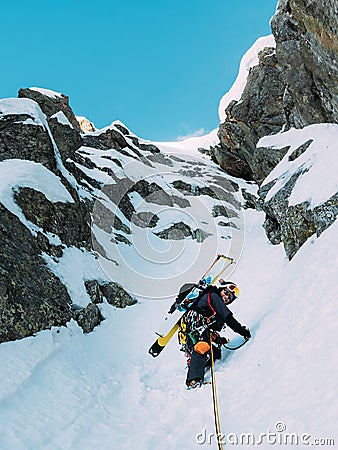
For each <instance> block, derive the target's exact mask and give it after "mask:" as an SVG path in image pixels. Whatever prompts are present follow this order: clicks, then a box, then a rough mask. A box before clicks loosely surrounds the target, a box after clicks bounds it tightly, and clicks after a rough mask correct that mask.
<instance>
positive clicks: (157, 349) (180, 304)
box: [148, 254, 235, 358]
mask: <svg viewBox="0 0 338 450" xmlns="http://www.w3.org/2000/svg"><path fill="white" fill-rule="evenodd" d="M221 258H222V259H224V260H226V261H227V264H226V265H225V267H223V268H222V270H221V271H220V272H219V273H218V274H217V275H216V276H215V277H214V278H213V279H211V277H209V279H207V275H208V273H209V272H210V271H211V270H212V268H213V267H214V265H215V264H216V263H217V262H218V261H219V260H220V259H221ZM234 262H235V261H234V260H233V259H232V258H230V257H228V256H224V255H221V254H218V255H217V257H216V258H215V260H214V262H213V263H212V264H211V266H210V267H209V268H208V270H207V271H206V272H205V274H204V275H203V276H202V278H201V280H200V281H199V282H198V283H197V284H194V283H189V284H185V285H183V286H182V287H181V289H180V292H179V294H178V295H177V297H176V299H175V302H174V303H173V304H172V305H171V307H170V309H169V311H168V313H169V314H172V313H173V312H174V311H176V310H179V311H181V312H183V314H182V315H181V316H180V318H179V319H178V321H177V322H176V323H175V324H174V325H173V326H172V328H171V329H170V330H169V331H168V333H167V334H165V335H159V337H158V338H157V339H156V341H155V342H154V343H153V345H152V346H151V347H150V349H149V350H148V352H149V353H150V355H151V356H153V357H154V358H155V357H156V356H158V355H159V354H160V353H161V351H162V350H163V349H164V347H165V346H166V345H167V344H168V342H169V341H170V339H171V338H172V337H173V336H174V335H175V333H176V332H177V331H178V330H179V328H180V323H181V319H182V318H183V317H184V316H185V315H186V314H187V313H188V311H190V310H191V308H192V307H193V306H194V304H196V303H197V301H198V300H199V299H200V297H201V296H202V295H203V294H204V293H205V292H207V291H208V290H209V289H210V287H211V286H212V285H213V284H214V283H216V281H217V280H218V278H219V277H220V276H221V275H222V273H223V272H225V270H226V269H227V268H228V267H229V266H230V265H231V264H234Z"/></svg>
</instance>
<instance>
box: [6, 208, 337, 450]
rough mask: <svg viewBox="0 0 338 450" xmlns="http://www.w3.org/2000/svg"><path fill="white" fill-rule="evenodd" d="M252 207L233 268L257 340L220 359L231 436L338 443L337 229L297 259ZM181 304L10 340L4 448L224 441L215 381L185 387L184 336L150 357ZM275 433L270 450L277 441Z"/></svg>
mask: <svg viewBox="0 0 338 450" xmlns="http://www.w3.org/2000/svg"><path fill="white" fill-rule="evenodd" d="M244 214H245V237H246V239H245V244H244V247H243V254H242V257H241V259H240V261H239V263H238V264H237V266H236V269H235V271H234V273H232V275H231V277H232V279H234V280H235V281H236V282H238V284H239V285H240V288H241V295H240V298H239V300H238V301H237V303H235V304H234V305H233V308H232V309H233V312H234V314H235V317H237V318H238V319H239V320H240V321H241V322H242V323H243V324H245V325H247V326H249V327H250V328H251V330H252V334H253V338H252V340H251V341H250V342H249V343H248V344H247V345H246V346H244V347H243V348H241V349H240V350H238V351H237V352H233V353H230V352H225V353H224V355H223V359H222V360H221V361H220V362H218V363H217V365H216V371H217V375H216V376H217V383H218V395H219V407H220V414H221V425H222V432H223V433H224V435H225V437H224V442H227V445H234V443H235V442H236V439H240V434H241V433H251V434H252V435H250V436H251V437H250V439H256V441H255V442H256V443H257V442H259V435H260V434H261V433H267V432H268V431H270V432H271V433H273V432H275V433H276V436H277V437H278V439H280V440H281V439H284V438H285V439H286V436H287V433H288V432H289V433H295V434H296V436H297V438H298V439H299V440H300V439H303V442H305V443H303V444H299V445H298V446H297V448H306V447H308V445H306V442H307V443H313V442H315V441H314V440H315V439H316V438H325V439H328V438H334V439H336V442H337V434H336V433H337V432H336V419H337V406H336V394H337V373H338V371H337V369H338V367H337V366H338V362H337V357H336V356H337V350H336V343H335V338H334V336H335V331H336V323H337V318H338V317H337V316H338V312H337V307H336V292H337V289H338V281H337V277H336V276H335V269H336V267H337V263H338V261H337V259H338V256H337V252H336V249H335V245H333V243H335V242H336V241H337V238H338V224H337V222H336V223H334V224H333V225H332V226H331V227H330V228H329V229H327V230H326V231H324V232H323V234H322V235H321V236H320V237H319V238H315V237H314V238H313V239H310V240H308V241H307V242H306V243H305V245H304V246H303V247H302V248H301V249H300V251H299V252H298V253H297V255H296V256H295V257H294V258H293V260H292V261H291V262H289V261H287V259H286V257H285V256H284V252H283V249H282V247H281V246H277V247H274V246H271V245H270V244H269V243H268V241H267V239H266V237H265V235H264V232H263V229H262V227H261V224H262V222H263V219H264V217H263V215H262V213H257V212H254V211H251V210H247V211H245V212H244ZM171 301H172V299H167V300H162V301H161V300H152V299H142V300H141V301H140V302H139V303H138V304H137V305H136V306H134V307H131V308H127V309H126V310H118V309H114V308H112V307H111V306H109V305H107V304H104V305H103V306H102V313H103V315H104V316H105V317H106V320H105V321H104V322H102V324H101V326H99V327H97V328H96V329H95V331H94V332H93V333H91V334H89V335H83V334H82V331H81V330H80V328H79V327H78V326H77V325H76V324H75V323H70V324H69V326H68V327H67V328H64V327H63V328H54V329H52V330H50V331H44V332H41V333H39V334H38V335H37V336H36V337H32V338H27V339H24V340H22V341H18V342H9V343H5V344H1V346H0V353H1V368H0V373H1V380H2V382H1V391H0V412H1V421H0V448H1V449H6V450H7V449H25V450H27V449H34V450H36V449H44V450H45V449H72V450H74V449H93V448H100V449H115V448H116V449H118V448H119V449H140V450H145V449H147V450H148V449H149V450H150V449H152V448H157V449H163V450H167V449H178V448H181V449H186V450H190V449H194V448H201V447H203V445H202V442H204V440H205V439H206V440H207V441H208V440H210V442H211V443H212V447H211V448H215V447H216V442H215V438H214V437H213V436H212V433H214V422H213V410H212V397H211V388H210V386H209V385H206V386H205V387H203V388H201V389H199V390H197V391H187V390H186V389H185V386H184V380H185V359H184V357H183V355H182V354H181V353H180V352H179V349H178V345H177V343H176V339H173V340H172V342H171V343H170V345H169V346H168V347H167V348H166V349H165V350H164V351H163V353H162V354H161V355H160V356H159V357H158V358H156V359H153V358H152V357H151V356H150V355H148V353H147V349H148V348H149V346H150V345H151V344H152V342H153V340H154V339H155V338H156V336H155V335H154V331H156V330H158V329H159V328H160V327H161V325H162V324H161V321H162V318H163V317H164V316H165V315H166V311H167V310H168V307H169V305H170V304H171ZM225 334H226V335H227V336H230V337H232V338H233V341H232V344H233V345H235V344H237V343H239V342H240V341H241V339H240V338H237V337H236V336H234V334H233V333H230V332H229V331H227V332H226V333H225ZM276 424H277V425H276ZM282 424H285V426H286V431H279V432H277V431H276V429H275V426H277V428H279V429H280V430H282V429H283V425H282ZM304 433H305V434H306V436H307V435H309V436H310V437H308V438H307V437H306V436H305V437H304ZM267 439H268V438H267V437H265V438H264V437H263V438H262V440H263V443H262V444H261V448H264V449H265V448H270V446H271V443H269V442H268V440H267ZM269 439H270V440H271V439H273V438H271V435H270V437H269ZM276 439H277V438H276ZM294 439H296V437H294ZM306 439H307V441H306ZM237 443H238V442H237ZM205 445H206V446H207V448H209V445H208V444H207V443H206V444H205ZM283 446H284V445H283ZM285 447H287V446H285Z"/></svg>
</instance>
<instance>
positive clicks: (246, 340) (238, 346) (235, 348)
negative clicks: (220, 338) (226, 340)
mask: <svg viewBox="0 0 338 450" xmlns="http://www.w3.org/2000/svg"><path fill="white" fill-rule="evenodd" d="M248 340H249V339H245V341H244V342H242V343H241V344H240V345H237V347H228V346H227V345H225V344H222V345H223V347H225V348H226V349H227V350H237V349H239V348H241V347H243V345H245V344H246V343H247V342H248Z"/></svg>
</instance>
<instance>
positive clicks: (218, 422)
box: [210, 333, 223, 450]
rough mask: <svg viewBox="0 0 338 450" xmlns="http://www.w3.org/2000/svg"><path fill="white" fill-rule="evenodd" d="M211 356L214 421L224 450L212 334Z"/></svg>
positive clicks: (217, 435)
mask: <svg viewBox="0 0 338 450" xmlns="http://www.w3.org/2000/svg"><path fill="white" fill-rule="evenodd" d="M210 355H211V385H212V400H213V405H214V419H215V430H216V439H217V444H218V449H219V450H223V444H222V434H221V422H220V418H219V411H218V398H217V390H216V375H215V370H214V352H213V349H212V335H211V333H210Z"/></svg>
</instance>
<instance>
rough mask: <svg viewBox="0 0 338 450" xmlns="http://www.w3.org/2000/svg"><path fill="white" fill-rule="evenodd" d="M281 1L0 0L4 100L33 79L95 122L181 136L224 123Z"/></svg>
mask: <svg viewBox="0 0 338 450" xmlns="http://www.w3.org/2000/svg"><path fill="white" fill-rule="evenodd" d="M276 4H277V0H259V2H254V1H252V0H251V1H250V0H241V1H234V0H231V1H230V0H170V1H169V0H144V1H141V0H119V1H117V0H110V1H105V0H97V1H93V0H92V1H90V2H89V1H87V0H82V1H79V0H58V1H51V0H44V1H42V0H32V1H27V0H16V1H15V2H9V1H6V2H2V5H1V15H0V30H1V56H0V58H1V59H0V61H1V65H0V98H4V97H16V96H17V91H18V89H19V88H21V87H30V86H37V87H43V88H48V89H52V90H55V91H58V92H62V93H63V94H66V95H68V96H69V97H70V105H71V106H72V108H73V110H74V112H75V114H77V115H83V116H86V117H88V118H89V119H90V120H92V121H93V122H94V123H95V125H96V126H97V127H100V128H101V127H104V126H106V125H109V124H110V123H111V122H112V121H113V120H117V119H118V120H121V121H122V122H124V123H125V124H126V126H127V127H129V128H130V129H131V130H132V131H133V132H134V133H135V134H137V135H139V136H140V137H144V138H146V139H152V140H175V139H176V138H178V137H179V136H186V135H189V134H191V133H196V132H197V133H201V130H204V132H208V131H211V130H212V129H214V128H216V127H217V125H218V112H217V109H218V103H219V100H220V98H221V97H222V96H223V94H224V93H225V92H226V91H227V90H228V89H229V88H230V87H231V85H232V83H233V82H234V80H235V79H236V76H237V72H238V68H239V63H240V59H241V57H242V56H243V54H244V53H245V51H246V50H248V48H249V47H250V46H251V45H252V44H253V43H254V41H255V40H256V39H257V38H259V37H261V36H264V35H267V34H270V33H271V28H270V25H269V20H270V18H271V16H272V15H273V14H274V12H275V9H276Z"/></svg>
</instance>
